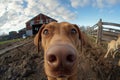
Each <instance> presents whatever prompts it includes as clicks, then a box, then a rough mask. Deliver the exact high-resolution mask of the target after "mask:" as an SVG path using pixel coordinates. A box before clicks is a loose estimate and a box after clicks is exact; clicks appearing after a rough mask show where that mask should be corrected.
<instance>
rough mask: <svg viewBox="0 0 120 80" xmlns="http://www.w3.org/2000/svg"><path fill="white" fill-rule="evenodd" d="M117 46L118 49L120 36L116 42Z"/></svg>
mask: <svg viewBox="0 0 120 80" xmlns="http://www.w3.org/2000/svg"><path fill="white" fill-rule="evenodd" d="M116 46H117V48H119V46H120V34H119V35H118V39H117V41H116Z"/></svg>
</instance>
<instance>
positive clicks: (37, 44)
mask: <svg viewBox="0 0 120 80" xmlns="http://www.w3.org/2000/svg"><path fill="white" fill-rule="evenodd" d="M44 27H45V24H43V25H42V26H41V27H40V29H39V31H38V33H37V34H36V35H35V38H34V44H35V45H36V46H37V48H38V52H39V50H40V49H39V48H40V42H41V32H42V30H43V28H44Z"/></svg>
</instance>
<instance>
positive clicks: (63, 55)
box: [46, 45, 77, 68]
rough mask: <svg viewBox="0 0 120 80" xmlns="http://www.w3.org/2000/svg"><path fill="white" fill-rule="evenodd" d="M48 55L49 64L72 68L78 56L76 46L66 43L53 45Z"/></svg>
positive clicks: (54, 66)
mask: <svg viewBox="0 0 120 80" xmlns="http://www.w3.org/2000/svg"><path fill="white" fill-rule="evenodd" d="M46 55H47V61H48V64H49V66H50V67H53V68H56V67H60V68H71V67H72V66H73V65H74V63H75V61H76V58H77V55H76V52H75V50H74V48H72V47H71V46H66V45H62V46H61V45H60V46H54V47H51V48H50V49H48V51H47V53H46Z"/></svg>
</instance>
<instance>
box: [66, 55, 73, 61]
mask: <svg viewBox="0 0 120 80" xmlns="http://www.w3.org/2000/svg"><path fill="white" fill-rule="evenodd" d="M74 60H75V56H74V55H72V54H70V55H68V56H67V61H68V62H73V61H74Z"/></svg>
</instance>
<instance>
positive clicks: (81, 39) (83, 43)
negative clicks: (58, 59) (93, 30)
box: [73, 24, 85, 51]
mask: <svg viewBox="0 0 120 80" xmlns="http://www.w3.org/2000/svg"><path fill="white" fill-rule="evenodd" d="M73 25H74V26H75V27H76V28H77V30H78V33H79V39H80V41H81V51H82V46H84V45H85V39H84V35H83V33H82V32H81V30H80V28H79V27H78V26H77V25H76V24H73Z"/></svg>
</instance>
